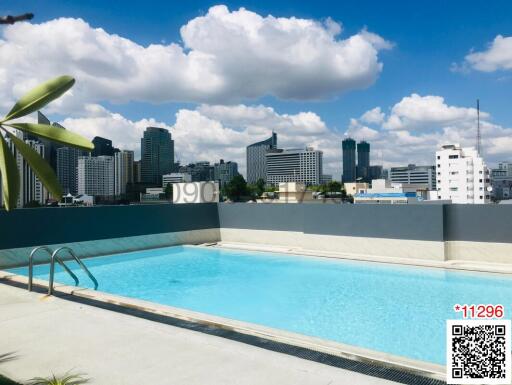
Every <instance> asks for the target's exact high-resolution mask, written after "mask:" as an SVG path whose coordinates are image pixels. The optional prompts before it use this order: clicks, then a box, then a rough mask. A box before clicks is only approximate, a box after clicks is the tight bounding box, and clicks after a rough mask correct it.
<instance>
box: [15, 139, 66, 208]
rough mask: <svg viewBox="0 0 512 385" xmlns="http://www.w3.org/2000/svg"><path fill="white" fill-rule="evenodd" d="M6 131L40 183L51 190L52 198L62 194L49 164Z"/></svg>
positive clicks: (57, 197)
mask: <svg viewBox="0 0 512 385" xmlns="http://www.w3.org/2000/svg"><path fill="white" fill-rule="evenodd" d="M6 132H7V135H9V138H10V139H11V140H12V141H13V143H14V145H15V146H16V149H17V150H18V151H19V152H20V154H21V155H22V156H23V158H24V159H25V160H26V161H27V163H28V164H29V166H30V168H31V169H32V170H33V171H34V172H35V174H36V175H37V177H38V178H39V180H40V181H41V183H43V185H44V186H45V187H46V188H47V189H48V191H50V192H51V194H52V196H53V197H54V198H56V199H60V197H61V196H62V188H61V187H60V184H59V180H58V179H57V175H55V172H53V169H52V168H51V167H50V165H49V164H48V163H47V162H46V161H45V160H44V159H43V158H42V157H41V155H39V154H38V153H37V152H36V151H35V150H34V149H33V148H32V147H30V146H29V145H28V144H27V143H25V142H24V141H23V140H21V139H19V138H17V137H16V135H14V134H12V133H10V132H8V131H6Z"/></svg>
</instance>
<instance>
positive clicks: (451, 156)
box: [448, 155, 459, 159]
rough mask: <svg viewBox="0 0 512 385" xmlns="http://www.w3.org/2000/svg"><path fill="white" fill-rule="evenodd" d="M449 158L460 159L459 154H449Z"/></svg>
mask: <svg viewBox="0 0 512 385" xmlns="http://www.w3.org/2000/svg"><path fill="white" fill-rule="evenodd" d="M448 158H449V159H458V158H459V156H458V155H449V156H448Z"/></svg>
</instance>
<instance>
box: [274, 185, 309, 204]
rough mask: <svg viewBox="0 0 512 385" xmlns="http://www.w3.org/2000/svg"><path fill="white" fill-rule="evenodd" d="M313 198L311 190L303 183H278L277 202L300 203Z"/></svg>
mask: <svg viewBox="0 0 512 385" xmlns="http://www.w3.org/2000/svg"><path fill="white" fill-rule="evenodd" d="M312 200H313V192H312V191H308V190H306V185H305V184H304V183H297V182H284V183H279V200H278V202H279V203H302V202H307V201H312Z"/></svg>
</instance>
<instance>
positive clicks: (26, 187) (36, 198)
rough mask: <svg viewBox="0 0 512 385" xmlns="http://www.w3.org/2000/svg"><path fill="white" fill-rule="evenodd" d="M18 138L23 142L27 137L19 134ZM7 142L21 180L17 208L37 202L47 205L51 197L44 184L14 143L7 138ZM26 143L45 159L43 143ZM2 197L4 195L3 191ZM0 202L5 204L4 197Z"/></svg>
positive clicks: (29, 141)
mask: <svg viewBox="0 0 512 385" xmlns="http://www.w3.org/2000/svg"><path fill="white" fill-rule="evenodd" d="M17 136H18V137H19V138H20V139H22V140H23V137H26V136H25V135H23V133H19V134H17ZM5 141H6V142H7V145H8V146H9V148H10V150H11V151H12V153H13V155H14V158H15V160H16V165H17V167H18V174H19V178H20V191H19V195H18V201H17V202H16V207H24V206H25V205H27V204H28V203H31V202H37V203H39V204H40V205H44V204H46V202H47V200H48V198H49V197H50V195H49V193H48V191H47V190H46V188H45V187H44V185H43V183H42V182H41V181H40V180H39V178H38V177H37V176H36V174H35V173H34V172H33V171H32V169H31V168H30V166H29V165H28V163H27V161H26V160H25V159H24V158H23V156H22V155H21V154H20V152H19V151H18V150H17V149H16V147H15V146H14V144H13V143H12V141H11V140H10V139H9V138H8V137H7V138H5ZM24 142H25V143H26V144H28V145H29V146H30V147H31V148H32V149H33V150H34V151H36V152H37V153H38V154H39V155H41V156H42V157H43V158H44V150H45V147H44V145H43V144H42V143H40V142H39V141H37V140H32V139H25V140H24ZM0 181H1V178H0ZM0 195H3V192H2V191H1V189H0ZM0 202H2V203H3V196H2V197H1V198H0Z"/></svg>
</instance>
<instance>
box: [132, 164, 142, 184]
mask: <svg viewBox="0 0 512 385" xmlns="http://www.w3.org/2000/svg"><path fill="white" fill-rule="evenodd" d="M140 182H141V176H140V160H135V161H134V162H133V183H140Z"/></svg>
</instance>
